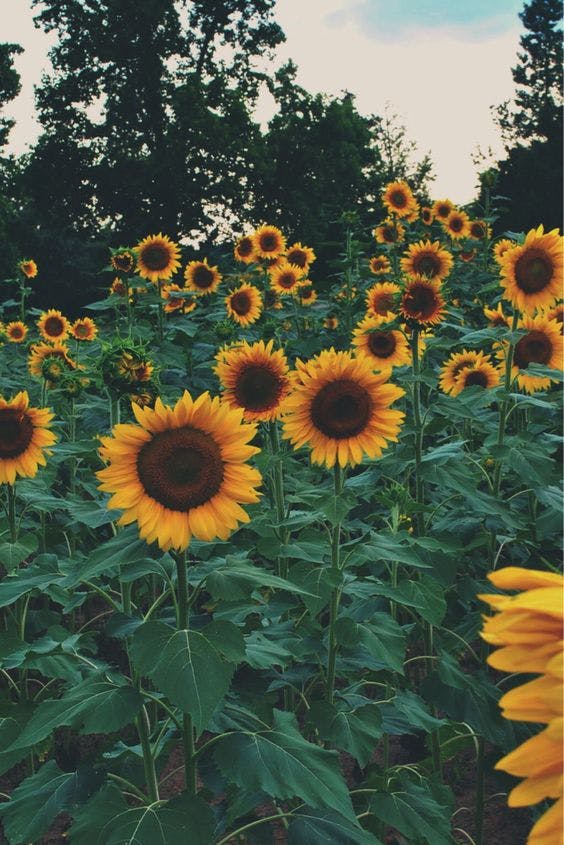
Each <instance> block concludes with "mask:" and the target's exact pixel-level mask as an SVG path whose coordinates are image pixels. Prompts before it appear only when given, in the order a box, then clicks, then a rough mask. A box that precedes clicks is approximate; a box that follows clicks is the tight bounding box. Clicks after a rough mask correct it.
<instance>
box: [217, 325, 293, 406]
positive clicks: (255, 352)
mask: <svg viewBox="0 0 564 845" xmlns="http://www.w3.org/2000/svg"><path fill="white" fill-rule="evenodd" d="M273 345H274V341H273V340H269V341H268V343H267V344H265V343H264V341H263V340H260V341H259V342H258V343H253V344H252V345H250V344H248V343H247V342H246V341H243V342H242V343H240V344H237V345H235V346H231V347H227V348H225V349H221V350H220V351H219V352H218V354H217V355H216V361H217V366H216V367H215V368H214V370H215V372H216V373H217V376H218V378H219V380H220V382H221V386H222V387H223V388H224V390H225V392H224V394H223V398H224V400H225V402H227V404H228V405H230V407H232V408H240V409H242V410H243V418H244V419H245V420H246V421H247V422H258V421H262V422H267V421H269V420H275V419H277V418H278V416H279V415H280V409H281V407H282V402H283V401H284V399H285V398H286V396H287V395H288V393H289V391H290V377H289V375H288V362H287V360H286V356H285V355H284V352H283V351H282V349H278V350H276V351H275V352H273V350H272V347H273Z"/></svg>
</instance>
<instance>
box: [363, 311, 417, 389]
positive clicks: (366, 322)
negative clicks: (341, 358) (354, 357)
mask: <svg viewBox="0 0 564 845" xmlns="http://www.w3.org/2000/svg"><path fill="white" fill-rule="evenodd" d="M352 344H353V346H355V347H356V351H357V354H358V357H359V358H362V357H365V358H367V359H368V360H369V361H370V364H371V366H372V368H373V369H374V370H379V371H380V372H382V373H384V372H385V373H387V374H388V376H389V375H390V373H391V372H392V368H393V367H403V366H404V365H405V364H410V363H411V351H410V348H409V343H408V342H407V338H406V337H405V335H404V334H403V332H400V331H398V330H397V329H391V328H390V327H389V326H385V325H383V324H382V321H381V319H380V318H378V317H372V316H370V315H368V316H367V317H365V318H364V319H363V320H361V321H360V323H358V325H357V326H356V328H355V329H354V331H353V338H352Z"/></svg>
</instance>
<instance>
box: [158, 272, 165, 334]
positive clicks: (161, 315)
mask: <svg viewBox="0 0 564 845" xmlns="http://www.w3.org/2000/svg"><path fill="white" fill-rule="evenodd" d="M162 284H163V283H162V282H161V281H160V279H159V282H158V286H157V287H158V294H159V310H158V312H157V319H158V329H159V340H160V341H162V339H163V338H164V311H163V297H162V292H161V291H162Z"/></svg>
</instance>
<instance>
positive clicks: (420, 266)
mask: <svg viewBox="0 0 564 845" xmlns="http://www.w3.org/2000/svg"><path fill="white" fill-rule="evenodd" d="M413 269H414V270H415V272H416V273H417V274H418V275H419V276H428V277H429V278H430V279H432V278H433V277H434V276H436V275H437V273H438V272H439V270H440V269H441V264H440V261H439V259H438V258H437V256H436V255H435V254H434V253H431V252H422V253H421V254H420V255H416V256H415V258H414V259H413Z"/></svg>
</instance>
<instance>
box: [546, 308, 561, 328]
mask: <svg viewBox="0 0 564 845" xmlns="http://www.w3.org/2000/svg"><path fill="white" fill-rule="evenodd" d="M546 319H547V320H556V322H557V323H560V333H562V332H563V331H564V325H563V323H564V302H559V303H558V305H555V306H554V308H550V309H549V310H548V311H547V312H546Z"/></svg>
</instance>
